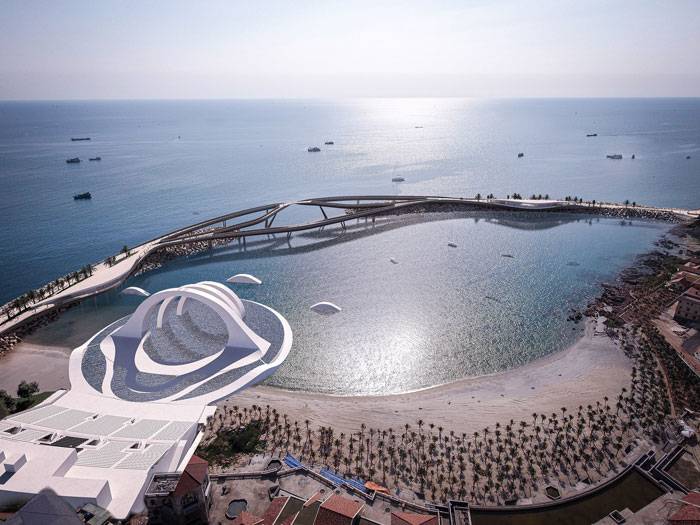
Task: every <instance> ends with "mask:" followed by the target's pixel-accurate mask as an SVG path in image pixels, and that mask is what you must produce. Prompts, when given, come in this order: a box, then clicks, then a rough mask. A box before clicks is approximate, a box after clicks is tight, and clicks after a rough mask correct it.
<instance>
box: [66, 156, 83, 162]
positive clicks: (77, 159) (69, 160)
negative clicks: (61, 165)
mask: <svg viewBox="0 0 700 525" xmlns="http://www.w3.org/2000/svg"><path fill="white" fill-rule="evenodd" d="M79 162H80V159H79V158H78V157H73V158H72V159H67V160H66V163H68V164H78V163H79Z"/></svg>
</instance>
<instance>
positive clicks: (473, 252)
mask: <svg viewBox="0 0 700 525" xmlns="http://www.w3.org/2000/svg"><path fill="white" fill-rule="evenodd" d="M588 133H597V135H598V136H597V137H591V138H587V137H586V134H588ZM71 137H91V140H90V141H89V142H87V141H86V142H71V140H70V138H71ZM329 140H332V141H334V142H335V144H334V145H332V146H325V145H324V144H323V143H324V142H325V141H329ZM311 145H318V146H320V147H321V149H322V151H321V152H320V153H315V154H312V153H307V151H306V148H307V147H308V146H311ZM519 152H523V153H524V154H525V155H524V157H523V158H520V159H518V158H517V154H518V153H519ZM611 153H621V154H623V155H624V159H623V160H621V161H612V160H607V159H606V158H605V155H606V154H611ZM632 154H635V156H636V159H635V160H632V159H631V158H630V156H631V155H632ZM688 155H690V156H691V159H690V160H687V159H686V156H688ZM76 156H77V157H80V158H81V159H82V160H83V162H81V163H80V164H66V162H65V160H66V159H67V158H70V157H76ZM96 156H100V157H101V158H102V160H101V161H99V162H89V161H88V160H87V159H88V158H89V157H96ZM699 172H700V99H665V100H498V101H489V100H450V99H429V100H428V99H409V100H369V99H368V100H349V101H328V100H326V101H312V100H308V101H208V102H192V101H189V102H185V101H183V102H75V103H73V102H71V103H67V102H61V103H50V102H46V103H0V183H1V184H2V188H3V192H2V193H3V198H2V199H0V214H1V215H0V216H1V217H2V221H0V242H1V243H2V246H3V249H2V250H0V270H2V280H1V281H0V282H1V286H0V301H4V300H8V299H10V298H12V297H14V296H16V295H18V294H20V293H22V292H24V291H26V290H28V289H30V288H32V287H35V286H38V285H40V284H42V283H44V282H46V281H48V280H50V279H53V278H55V277H56V276H58V275H61V274H64V273H66V272H69V271H72V270H74V269H76V268H79V267H80V266H81V265H83V264H85V263H86V262H88V261H97V260H99V259H101V258H103V257H105V256H106V255H108V254H111V253H114V252H116V251H118V250H119V249H120V248H121V246H122V245H124V244H128V245H134V244H137V243H139V242H142V241H144V240H146V239H149V238H151V237H154V236H156V235H158V234H161V233H163V232H165V231H168V230H171V229H174V228H177V227H179V226H183V225H186V224H189V223H192V222H195V221H197V220H201V219H203V218H205V217H208V216H214V215H218V214H221V213H224V212H227V211H233V210H235V209H238V208H242V207H245V206H250V205H256V204H262V203H266V202H276V201H285V200H292V199H297V198H305V197H310V196H322V195H341V194H355V193H382V194H387V193H388V194H394V193H396V194H400V193H404V194H441V195H453V196H465V195H466V196H473V195H474V194H476V193H477V192H480V193H482V194H486V193H490V192H493V193H495V194H496V195H499V196H503V195H505V194H506V193H511V192H513V191H517V192H520V193H522V194H526V195H527V194H531V193H541V194H549V195H550V196H552V197H562V196H565V195H568V194H571V195H579V196H582V197H585V198H590V199H598V200H624V199H630V200H635V201H637V202H641V203H648V204H654V205H659V206H679V207H692V208H697V207H700V184H698V177H699V176H700V173H699ZM395 176H402V177H404V178H405V179H406V182H404V183H402V184H396V183H392V182H391V178H392V177H395ZM83 191H90V192H91V193H92V195H93V198H92V200H91V201H74V200H73V198H72V195H73V194H74V193H77V192H83ZM307 218H308V217H296V218H295V217H291V218H289V219H287V220H289V221H293V220H295V219H298V220H305V219H307ZM666 230H667V226H664V225H659V224H654V223H648V222H643V221H633V222H632V223H629V222H627V221H625V222H624V223H621V222H620V221H618V220H584V219H582V218H580V217H574V216H571V217H557V218H556V219H553V218H552V217H550V216H542V217H535V216H531V215H528V216H523V215H519V214H513V215H508V216H506V215H498V216H494V215H491V216H490V215H488V214H471V215H470V214H461V215H441V216H439V217H434V218H431V219H430V220H427V221H417V220H415V218H403V219H401V220H398V221H392V222H391V223H384V222H382V221H380V222H377V225H376V227H375V228H374V229H372V228H369V227H365V226H364V225H362V224H360V225H357V226H356V227H355V229H354V230H352V231H350V232H347V233H345V234H342V235H341V233H340V231H338V230H333V229H329V230H326V231H325V232H322V233H312V234H308V235H304V236H301V235H299V236H295V237H293V239H292V242H291V244H290V245H287V244H286V242H283V241H282V240H281V239H278V240H277V241H275V240H270V241H267V240H264V241H261V242H260V243H257V244H255V243H253V244H251V243H249V244H248V251H246V252H240V251H238V248H237V247H232V248H231V249H227V250H219V251H217V252H214V253H212V254H207V255H204V256H199V257H194V258H191V259H184V260H179V261H174V262H173V263H171V264H169V265H167V266H166V267H164V268H162V269H161V270H159V271H156V272H153V273H149V274H146V275H144V276H140V277H136V278H134V279H132V280H131V281H130V282H129V283H128V284H131V285H140V286H145V287H146V288H148V289H149V290H151V291H155V290H158V289H162V288H164V287H167V286H174V285H180V284H185V283H187V282H193V281H195V280H202V279H213V280H224V279H225V278H226V277H228V276H230V275H232V274H234V273H239V272H249V273H253V274H255V275H258V276H260V277H261V278H262V279H263V280H264V281H265V284H264V285H263V286H262V287H259V288H254V289H241V290H239V291H240V293H241V295H242V296H243V297H247V298H250V299H253V300H259V301H261V302H264V303H266V304H269V305H271V306H273V307H275V308H277V309H278V310H280V311H281V312H282V313H283V314H284V315H285V316H286V317H287V318H288V319H289V320H290V322H291V324H292V327H293V329H294V334H295V345H294V349H293V351H292V354H291V355H290V357H289V359H288V362H287V363H286V364H285V365H284V366H283V367H282V368H281V369H280V370H279V371H278V373H277V374H276V375H275V376H273V377H272V378H271V382H273V383H274V384H278V385H282V386H287V387H292V388H302V389H310V390H319V391H327V392H334V393H376V392H389V391H394V392H396V391H404V390H409V389H413V388H419V387H422V386H428V385H430V384H435V383H441V382H445V381H450V380H453V379H456V378H458V377H464V376H467V375H476V374H481V373H487V372H493V371H496V370H502V369H504V368H510V367H513V366H518V365H520V364H523V363H525V362H527V361H529V360H531V359H533V358H536V357H540V356H543V355H546V354H548V353H550V352H552V351H554V350H556V349H560V348H563V347H564V346H566V345H567V344H569V343H571V342H572V341H573V339H574V338H575V337H576V336H577V335H579V333H578V331H577V330H578V329H577V328H575V327H574V326H572V324H571V323H568V322H567V321H566V317H567V316H568V314H569V309H570V308H572V307H573V308H580V307H583V306H585V304H586V303H587V302H588V301H589V300H590V299H591V298H592V297H594V296H595V295H596V294H597V293H598V291H599V285H600V283H601V282H602V281H604V280H609V279H612V278H614V276H615V275H616V273H617V272H618V271H619V270H620V269H621V268H623V267H624V266H625V265H627V264H629V263H630V262H631V261H632V260H633V259H634V257H635V256H636V255H637V254H639V253H642V252H644V251H647V250H649V249H651V248H652V247H653V242H654V241H655V240H656V239H657V238H658V237H659V236H660V235H662V234H663V233H664V232H665V231H666ZM448 241H452V242H455V243H457V244H458V247H457V248H449V247H447V242H448ZM504 254H510V255H513V257H512V258H510V257H503V255H504ZM390 257H394V258H396V259H397V260H398V261H399V264H397V265H393V264H391V263H389V262H388V259H389V258H390ZM320 300H332V301H334V302H337V303H338V304H339V305H341V306H342V307H343V312H342V313H341V314H339V315H336V316H333V317H329V318H326V317H318V316H315V315H313V314H311V313H310V312H309V311H308V306H309V305H310V304H313V303H314V302H317V301H320ZM134 301H135V299H134V298H124V297H121V296H119V295H117V294H115V293H110V294H106V295H104V296H101V297H99V298H97V299H96V300H95V301H90V302H89V304H87V303H86V304H85V305H83V306H81V307H79V308H78V309H75V310H72V311H70V312H68V314H67V315H66V316H65V317H64V318H63V319H62V320H61V321H59V322H58V323H55V324H53V325H50V327H48V328H47V329H45V330H42V331H39V332H37V333H36V334H35V335H34V336H33V337H34V339H35V340H36V341H37V342H44V343H49V344H59V345H60V344H67V345H71V346H75V345H77V344H79V343H80V342H82V340H84V338H86V337H88V336H89V335H90V334H91V333H94V332H95V331H96V330H97V329H98V328H99V327H100V326H102V325H103V324H104V323H105V322H106V321H107V320H109V319H111V318H116V317H118V316H121V315H124V314H125V313H128V312H129V311H130V310H132V309H133V308H134V306H135V304H136V303H135V302H134Z"/></svg>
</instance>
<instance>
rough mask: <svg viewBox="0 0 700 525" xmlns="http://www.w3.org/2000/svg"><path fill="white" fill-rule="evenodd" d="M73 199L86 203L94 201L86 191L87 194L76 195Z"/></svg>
mask: <svg viewBox="0 0 700 525" xmlns="http://www.w3.org/2000/svg"><path fill="white" fill-rule="evenodd" d="M73 199H75V200H76V201H84V200H88V199H92V195H90V192H89V191H86V192H85V193H76V194H75V195H73Z"/></svg>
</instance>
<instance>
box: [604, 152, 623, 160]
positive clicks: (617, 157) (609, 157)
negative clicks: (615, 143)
mask: <svg viewBox="0 0 700 525" xmlns="http://www.w3.org/2000/svg"><path fill="white" fill-rule="evenodd" d="M605 157H606V158H608V159H612V160H620V159H621V158H622V155H620V154H619V153H615V154H614V155H606V156H605Z"/></svg>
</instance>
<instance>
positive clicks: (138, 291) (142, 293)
mask: <svg viewBox="0 0 700 525" xmlns="http://www.w3.org/2000/svg"><path fill="white" fill-rule="evenodd" d="M121 294H122V295H138V296H139V297H148V296H149V295H151V294H150V293H148V292H147V291H146V290H144V289H143V288H139V287H138V286H129V287H128V288H124V289H123V290H122V291H121Z"/></svg>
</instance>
